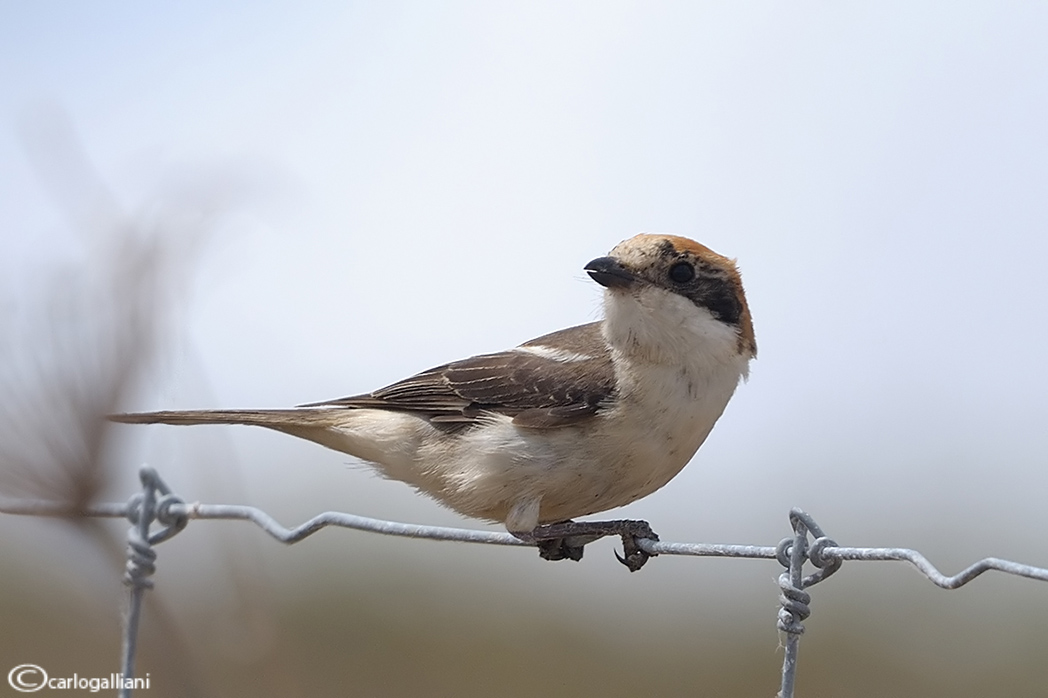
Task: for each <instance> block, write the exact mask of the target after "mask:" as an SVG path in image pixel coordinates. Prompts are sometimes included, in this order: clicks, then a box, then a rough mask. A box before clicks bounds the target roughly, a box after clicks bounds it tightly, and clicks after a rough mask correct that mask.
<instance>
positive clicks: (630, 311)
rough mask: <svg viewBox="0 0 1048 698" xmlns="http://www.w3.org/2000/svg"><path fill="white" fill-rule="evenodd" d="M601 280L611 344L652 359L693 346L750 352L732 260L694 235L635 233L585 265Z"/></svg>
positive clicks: (673, 356) (752, 345)
mask: <svg viewBox="0 0 1048 698" xmlns="http://www.w3.org/2000/svg"><path fill="white" fill-rule="evenodd" d="M585 269H586V271H587V272H589V275H590V277H592V278H593V280H594V281H596V282H597V283H599V284H600V285H601V286H604V287H605V289H606V291H605V294H604V310H605V321H604V322H605V326H604V333H605V337H606V338H607V339H608V342H609V343H610V344H611V345H612V347H614V348H616V349H618V350H620V351H623V352H625V353H627V354H631V355H635V356H638V357H643V358H645V359H647V360H650V361H653V362H658V363H663V362H665V363H672V362H680V361H681V360H688V357H689V356H691V355H693V354H694V353H695V352H705V353H709V354H710V356H709V358H710V359H715V358H717V357H719V356H720V355H724V358H725V360H728V359H737V358H740V357H741V358H743V359H745V360H746V361H748V360H749V359H751V358H753V357H754V356H756V354H757V344H756V341H755V339H754V336H753V321H752V319H751V317H750V310H749V307H748V306H747V305H746V294H745V293H744V292H743V289H742V278H741V277H740V276H739V271H738V269H737V268H736V266H735V262H734V261H733V260H731V259H728V258H727V257H724V256H722V255H719V254H717V253H716V252H714V251H713V250H711V249H710V248H708V247H706V246H704V245H701V244H699V243H697V242H695V241H694V240H689V239H688V238H684V237H678V236H675V235H657V234H649V233H642V234H640V235H636V236H634V237H632V238H630V239H628V240H624V241H623V242H620V243H619V244H618V245H616V246H615V248H614V249H612V251H611V252H610V253H609V254H608V256H607V257H600V258H598V259H594V260H593V261H592V262H590V263H589V264H587V265H586V267H585Z"/></svg>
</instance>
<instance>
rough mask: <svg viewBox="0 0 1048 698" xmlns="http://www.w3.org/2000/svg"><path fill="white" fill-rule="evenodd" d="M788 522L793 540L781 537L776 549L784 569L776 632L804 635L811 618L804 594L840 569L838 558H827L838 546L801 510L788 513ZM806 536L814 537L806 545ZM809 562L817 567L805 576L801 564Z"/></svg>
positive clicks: (780, 587)
mask: <svg viewBox="0 0 1048 698" xmlns="http://www.w3.org/2000/svg"><path fill="white" fill-rule="evenodd" d="M790 523H791V524H792V525H793V532H794V535H793V537H792V538H784V539H783V540H782V541H781V542H780V543H779V545H778V546H777V547H776V549H775V557H776V558H777V559H778V561H779V564H781V565H782V566H783V567H785V568H786V571H784V572H783V573H782V574H781V575H779V590H780V591H781V593H780V595H779V604H780V606H781V608H780V609H779V620H778V628H779V630H781V631H783V632H785V633H790V634H792V635H800V634H801V633H803V632H804V624H803V623H802V621H803V620H805V619H806V618H807V617H808V616H810V615H811V608H810V607H809V605H808V604H810V603H811V595H810V594H809V593H808V592H806V591H804V590H805V589H807V588H808V587H810V586H812V585H813V584H818V583H819V582H821V581H822V580H824V579H826V578H827V577H829V576H830V575H831V574H833V573H834V572H836V571H837V570H839V569H840V567H841V559H840V558H835V557H832V556H828V555H826V552H825V551H826V548H833V547H836V546H837V543H836V542H835V541H834V540H833V539H832V538H827V537H826V535H825V534H823V532H822V529H821V528H819V525H818V524H817V523H815V520H814V519H812V517H811V516H810V515H809V514H807V513H806V512H804V511H802V510H800V509H793V510H792V511H791V512H790ZM808 533H811V534H812V535H813V536H815V541H814V542H813V543H811V544H810V545H809V543H808ZM806 560H807V561H810V562H811V563H812V565H814V566H815V567H816V568H818V569H817V570H816V571H815V572H813V573H812V574H810V575H808V576H807V577H805V576H804V571H803V568H804V562H805V561H806Z"/></svg>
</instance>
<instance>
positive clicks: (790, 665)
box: [0, 467, 1048, 698]
mask: <svg viewBox="0 0 1048 698" xmlns="http://www.w3.org/2000/svg"><path fill="white" fill-rule="evenodd" d="M139 477H140V479H141V482H142V491H141V492H139V493H136V494H135V495H133V496H132V497H131V498H130V499H129V500H128V501H127V502H126V503H101V504H93V505H90V506H87V507H83V508H80V509H75V510H73V509H70V507H69V505H68V504H64V503H59V502H52V501H46V500H29V499H8V498H4V497H2V496H0V512H3V513H6V514H16V515H23V516H87V517H107V518H126V519H128V520H129V521H130V522H131V524H132V526H131V529H130V531H129V532H128V545H127V566H126V568H125V572H124V583H125V584H126V585H127V586H128V587H129V588H130V599H129V606H128V612H127V614H126V616H125V618H126V620H125V624H124V633H123V652H122V666H121V673H120V678H121V683H120V685H121V686H122V687H121V688H120V690H119V693H118V695H119V696H121V697H122V698H130V696H131V694H132V686H134V685H135V682H134V681H133V679H134V677H135V654H136V650H137V646H138V630H139V625H140V622H141V608H142V597H143V594H144V592H145V590H146V589H149V588H151V587H152V585H153V582H152V579H151V577H152V575H153V573H154V572H155V571H156V565H155V561H156V556H157V554H156V550H154V546H156V545H158V544H159V543H162V542H164V541H165V540H168V539H169V538H171V537H172V536H174V535H176V534H178V533H179V532H180V531H181V530H182V529H183V528H185V527H186V525H187V524H188V523H189V521H190V520H193V519H242V520H246V521H251V522H253V523H254V524H255V525H257V526H258V527H259V528H261V529H262V530H263V531H265V532H266V533H268V534H269V535H270V536H272V537H273V538H275V539H277V540H278V541H280V542H282V543H287V544H291V543H297V542H299V541H301V540H303V539H305V538H307V537H309V536H311V535H313V534H314V533H316V532H317V531H319V530H321V529H323V528H327V527H328V526H337V527H341V528H352V529H356V530H358V531H368V532H371V533H379V534H382V535H389V536H403V537H408V538H427V539H431V540H448V541H460V542H463V543H481V544H485V545H507V546H523V547H533V546H534V543H531V542H526V541H523V540H520V539H519V538H516V537H514V536H513V535H511V534H509V533H498V532H493V531H475V530H469V529H462V528H448V527H444V526H420V525H415V524H406V523H398V522H394V521H384V520H381V519H372V518H367V517H364V516H356V515H354V514H346V513H342V512H324V513H323V514H319V515H317V516H314V517H313V518H312V519H310V520H308V521H306V522H305V523H302V524H300V525H298V526H296V527H294V528H285V527H284V526H282V525H280V524H279V523H278V522H277V521H276V520H275V519H273V518H272V517H271V516H269V515H268V514H267V513H265V512H264V511H262V510H261V509H257V508H255V507H251V506H240V505H229V504H201V503H199V502H193V503H187V502H186V501H185V500H184V499H182V498H181V497H179V496H177V495H176V494H174V493H173V492H172V491H171V489H170V488H169V487H168V486H167V484H166V483H165V482H164V481H163V480H162V479H161V477H160V475H159V474H158V473H157V472H156V471H155V470H154V469H153V468H150V467H143V468H142V469H141V470H140V471H139ZM790 524H791V526H792V528H793V535H792V536H790V537H787V538H784V539H783V540H782V541H781V542H779V544H778V545H775V546H760V545H727V544H719V543H670V542H664V541H658V540H652V539H648V538H640V539H637V540H636V541H635V543H636V545H637V546H638V547H639V548H640V549H641V550H643V551H644V552H645V553H647V554H648V555H651V556H658V555H690V556H696V557H731V558H750V559H769V560H770V559H775V560H778V561H779V563H780V564H781V565H782V566H783V568H784V571H783V572H782V574H781V575H780V576H779V589H780V595H779V604H780V609H779V613H778V622H777V627H778V629H779V630H780V631H782V633H783V634H784V635H785V642H784V643H783V644H784V647H785V651H784V657H783V664H782V686H781V689H780V691H779V694H778V696H779V698H794V680H795V677H796V672H797V653H798V647H799V644H800V637H801V635H802V634H803V633H804V625H803V621H804V620H805V619H806V618H807V617H808V616H809V615H810V614H811V608H810V605H809V604H810V603H811V595H810V594H809V593H808V592H807V591H805V590H806V589H808V588H809V587H811V586H813V585H815V584H818V583H819V582H821V581H823V580H824V579H826V578H827V577H829V576H830V575H832V574H833V573H834V572H836V571H837V570H838V569H840V567H841V565H842V564H843V563H844V562H845V561H853V560H877V561H880V560H897V561H904V562H909V563H910V564H911V565H913V566H914V567H915V568H917V570H918V571H919V572H921V574H923V575H924V576H925V577H927V578H928V580H929V581H931V582H932V583H933V584H935V585H936V586H938V587H941V588H943V589H956V588H958V587H961V586H964V585H965V584H967V583H968V582H970V581H972V580H973V579H975V578H976V577H978V576H979V575H981V574H982V573H984V572H988V571H990V570H997V571H999V572H1004V573H1006V574H1012V575H1016V576H1019V577H1027V578H1029V579H1036V580H1040V581H1043V582H1048V569H1044V568H1041V567H1034V566H1032V565H1025V564H1021V563H1018V562H1012V561H1010V560H1002V559H999V558H993V557H988V558H984V559H982V560H979V561H978V562H976V563H974V564H972V565H970V566H968V567H967V568H965V569H963V570H961V571H960V572H958V573H957V574H955V575H953V576H946V575H945V574H943V573H942V572H940V571H939V570H938V569H936V567H935V566H934V565H933V564H932V563H931V562H929V561H928V559H927V558H926V557H924V555H922V554H921V553H919V552H917V551H916V550H910V549H908V548H852V547H845V546H840V545H838V544H837V542H836V541H834V540H833V539H832V538H828V537H827V536H826V535H825V534H824V533H823V531H822V529H821V528H820V527H819V525H818V524H817V523H815V521H814V519H812V517H811V516H810V515H809V514H807V513H806V512H804V511H802V510H800V509H793V510H791V511H790ZM809 539H810V540H809ZM805 564H810V565H811V567H813V568H814V570H813V571H812V573H811V574H808V575H805V573H804V565H805Z"/></svg>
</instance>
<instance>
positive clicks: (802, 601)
mask: <svg viewBox="0 0 1048 698" xmlns="http://www.w3.org/2000/svg"><path fill="white" fill-rule="evenodd" d="M779 591H780V592H781V593H780V594H779V604H781V606H782V608H780V609H779V622H778V624H777V625H778V627H779V630H781V631H782V632H784V633H792V634H794V635H800V634H801V633H803V632H804V624H803V623H801V621H803V620H804V619H806V618H807V617H808V616H810V615H811V608H810V607H809V606H808V604H810V603H811V594H809V593H808V592H806V591H804V590H803V589H798V588H797V587H795V586H793V583H792V582H791V581H790V573H789V571H786V572H783V573H782V574H780V575H779Z"/></svg>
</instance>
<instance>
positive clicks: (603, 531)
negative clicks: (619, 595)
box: [527, 519, 659, 572]
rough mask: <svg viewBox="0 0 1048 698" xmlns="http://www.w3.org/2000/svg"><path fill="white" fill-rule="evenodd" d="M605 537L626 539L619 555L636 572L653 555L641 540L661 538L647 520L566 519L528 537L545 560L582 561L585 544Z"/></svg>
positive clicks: (544, 526)
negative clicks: (647, 550)
mask: <svg viewBox="0 0 1048 698" xmlns="http://www.w3.org/2000/svg"><path fill="white" fill-rule="evenodd" d="M605 536H619V537H621V538H622V552H623V554H622V555H621V556H620V555H619V554H618V553H617V552H616V553H615V557H616V558H617V559H618V561H619V562H621V563H622V564H624V565H626V567H628V568H629V570H630V572H636V571H637V570H639V569H640V568H641V567H643V566H644V563H645V562H647V561H648V558H649V557H652V556H653V555H652V554H651V553H648V552H646V551H644V550H643V549H642V548H641V547H640V544H639V543H638V542H637V541H638V540H640V539H642V538H643V539H647V540H658V539H659V536H658V534H656V533H655V532H654V531H652V530H651V526H649V525H648V522H647V521H633V520H629V519H621V520H617V521H563V522H561V523H555V524H543V525H541V526H536V527H535V529H534V530H533V531H531V533H530V534H529V535H528V536H527V537H528V538H530V539H531V540H532V541H534V542H535V544H536V545H537V546H538V549H539V556H540V557H541V558H542V559H543V560H575V561H578V560H581V559H582V552H583V548H584V546H586V545H588V544H589V543H592V542H593V541H595V540H599V539H601V538H604V537H605Z"/></svg>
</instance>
